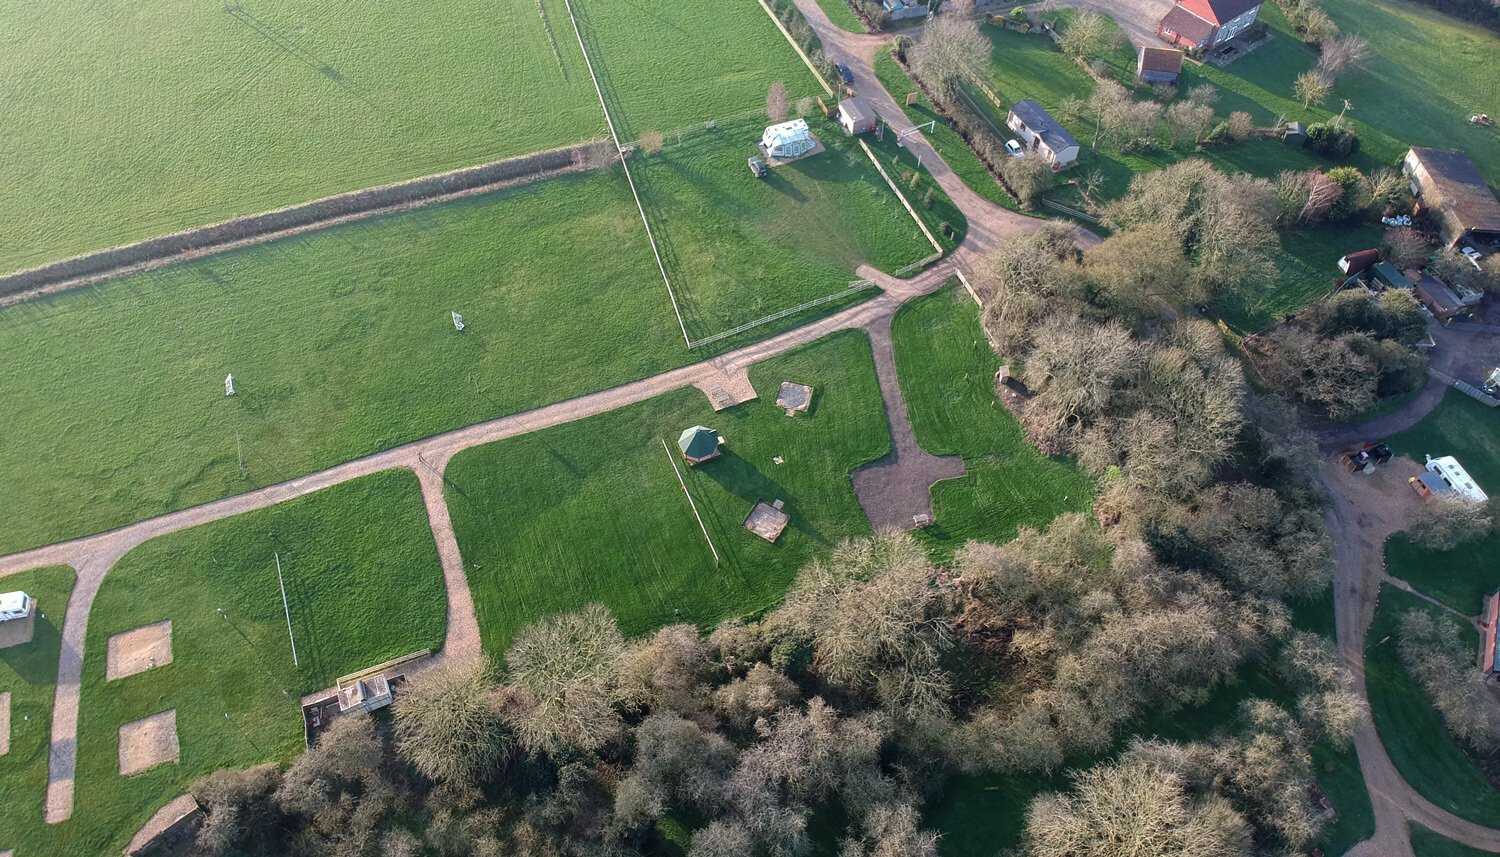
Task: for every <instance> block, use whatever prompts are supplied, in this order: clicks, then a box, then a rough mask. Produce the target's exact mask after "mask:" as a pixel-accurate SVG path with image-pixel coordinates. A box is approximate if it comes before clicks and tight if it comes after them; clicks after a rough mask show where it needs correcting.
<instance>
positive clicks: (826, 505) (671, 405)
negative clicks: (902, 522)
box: [447, 332, 890, 654]
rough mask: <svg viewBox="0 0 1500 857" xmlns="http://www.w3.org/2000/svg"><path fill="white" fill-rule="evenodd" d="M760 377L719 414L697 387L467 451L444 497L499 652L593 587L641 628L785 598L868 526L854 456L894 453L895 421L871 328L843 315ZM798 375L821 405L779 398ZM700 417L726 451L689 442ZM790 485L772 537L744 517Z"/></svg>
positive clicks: (714, 616) (632, 630)
mask: <svg viewBox="0 0 1500 857" xmlns="http://www.w3.org/2000/svg"><path fill="white" fill-rule="evenodd" d="M750 379H751V381H752V382H753V383H754V385H755V389H756V392H757V393H758V394H759V395H760V398H759V399H757V400H755V401H752V402H748V403H745V404H742V405H738V406H736V407H734V408H731V409H729V410H726V411H722V412H719V413H717V414H716V413H714V412H713V411H712V409H711V408H710V407H709V404H708V400H707V398H706V397H705V396H704V395H703V394H702V393H701V392H699V391H697V390H695V389H685V390H680V391H677V392H675V393H670V394H667V395H664V396H660V397H658V398H655V399H652V400H650V401H647V402H642V403H640V404H637V405H632V406H630V407H627V408H622V409H620V410H618V411H613V412H610V413H608V414H603V415H601V416H597V417H592V418H589V419H587V420H583V421H581V422H578V423H573V424H570V425H567V426H559V427H557V428H552V429H547V430H544V431H540V432H536V433H535V434H530V435H526V436H524V437H518V438H512V439H509V440H503V441H499V442H496V443H492V444H489V445H486V446H482V447H476V448H474V449H470V450H467V451H465V452H462V453H459V454H458V455H457V456H455V457H454V458H453V461H452V463H450V464H449V466H448V469H447V477H448V504H449V509H450V512H451V514H452V516H453V527H454V531H455V533H456V534H457V535H458V540H459V546H460V547H461V548H462V549H463V554H464V560H465V562H466V563H468V564H469V569H468V574H469V585H470V587H471V588H472V590H473V592H474V604H475V609H476V610H477V612H478V616H479V625H480V630H481V632H482V633H483V635H484V643H485V648H486V649H487V650H488V651H490V652H493V653H495V654H501V653H503V652H504V651H505V649H506V647H507V646H508V644H509V641H510V638H511V635H512V634H514V633H515V632H516V631H517V630H519V629H520V628H521V627H522V626H523V625H524V624H525V623H527V622H529V621H532V620H534V619H536V618H538V617H540V616H545V615H547V614H549V613H552V612H555V611H558V610H565V609H569V608H576V607H579V606H582V605H584V604H588V603H590V602H594V601H598V602H602V603H604V604H605V605H607V606H608V607H609V608H610V609H611V610H613V611H614V614H615V616H616V618H617V619H619V621H620V627H621V630H623V631H624V632H625V633H626V635H627V636H632V635H637V634H641V633H645V632H647V631H649V630H650V629H652V628H655V627H657V626H659V625H664V624H670V623H672V622H693V623H696V624H698V625H700V626H703V627H709V626H712V625H713V624H714V623H716V622H717V621H719V620H720V619H723V618H725V617H727V616H735V615H743V614H748V613H754V612H757V611H760V610H763V609H765V608H767V607H770V606H772V605H774V604H776V603H777V602H779V601H780V599H781V596H782V593H783V592H784V590H785V589H786V586H787V585H788V584H789V583H790V582H791V579H792V577H793V576H794V575H795V574H796V572H797V570H798V569H799V568H801V567H802V566H803V565H804V564H805V563H806V562H807V561H808V560H810V559H812V558H813V557H814V556H816V555H820V554H826V552H827V551H828V550H829V549H830V548H831V547H832V546H833V545H834V544H836V543H837V542H838V541H840V540H841V539H844V538H850V537H854V536H861V535H868V534H869V532H870V526H869V523H868V522H867V521H866V519H865V517H864V514H863V513H862V512H861V511H860V508H859V504H858V502H857V501H856V500H855V497H854V491H853V488H852V487H851V485H850V482H849V475H848V474H849V471H850V470H851V469H853V468H854V467H857V466H859V465H861V464H864V463H865V462H868V461H873V460H874V459H877V458H880V457H881V456H883V455H885V454H886V453H887V452H888V451H889V449H890V434H889V431H888V427H887V424H886V420H885V411H884V407H883V405H882V402H881V398H880V392H879V388H878V387H877V385H876V381H875V371H874V362H873V360H872V359H871V356H870V346H869V342H868V340H866V338H865V337H864V335H863V334H862V333H860V332H842V333H837V334H834V335H832V336H830V337H828V338H826V339H823V340H820V341H818V342H816V343H814V344H812V345H809V346H806V347H804V348H801V349H798V350H796V351H793V352H791V353H788V354H785V355H782V356H780V357H776V358H773V359H771V360H768V361H766V362H764V363H761V364H757V365H756V366H755V367H753V368H752V369H751V370H750ZM784 380H790V381H796V382H798V383H804V384H811V385H813V386H814V387H815V388H816V395H815V398H814V401H813V410H812V412H811V413H810V415H809V414H799V415H797V416H796V417H792V418H788V417H786V416H785V415H784V413H783V412H782V411H781V410H780V409H778V408H777V407H776V406H775V404H774V401H775V398H776V393H777V389H778V387H779V386H780V383H781V382H782V381H784ZM695 424H702V425H706V426H709V427H711V428H714V429H717V430H718V431H719V432H721V433H722V435H723V436H724V438H725V441H726V442H725V447H724V448H725V452H724V454H723V455H722V456H721V457H720V458H718V459H715V460H713V461H710V462H706V463H704V464H702V465H700V466H698V467H695V468H692V469H688V468H686V467H684V466H683V463H682V461H681V457H680V455H679V454H678V452H677V448H676V442H677V436H678V435H679V434H680V433H681V432H682V430H683V429H685V428H688V427H690V426H693V425H695ZM662 439H666V441H667V445H668V447H669V448H670V449H671V454H672V455H673V456H674V457H675V460H676V461H677V462H678V467H679V468H680V469H682V471H683V476H684V477H685V478H686V481H687V487H688V490H689V491H691V492H692V495H693V500H694V502H695V503H696V504H697V506H698V510H699V512H700V513H701V514H702V516H703V521H704V524H705V525H706V526H707V528H708V533H709V535H710V537H712V539H713V543H714V545H715V547H716V548H717V550H718V552H719V554H720V556H721V557H722V558H723V563H722V565H719V566H717V567H716V566H715V564H714V560H713V556H712V555H711V553H710V551H709V547H708V545H707V544H706V543H705V541H704V537H703V533H702V532H700V530H699V527H698V523H697V521H696V520H695V519H694V517H693V513H692V510H691V509H690V508H689V506H688V501H687V499H686V498H685V497H684V496H683V493H682V489H681V488H680V487H679V486H678V482H677V477H676V476H675V475H674V474H673V471H672V465H671V463H670V462H669V461H668V453H667V452H666V451H665V450H663V448H662ZM775 456H781V457H782V458H783V461H784V462H785V463H784V464H779V465H778V464H776V463H775V462H774V460H773V458H774V457H775ZM777 499H780V500H784V501H786V510H787V512H788V514H790V515H791V523H790V524H789V526H788V527H787V529H786V531H785V532H784V533H783V534H782V536H781V539H780V541H779V542H777V543H776V544H774V545H773V544H769V543H767V542H765V541H763V540H761V539H760V538H759V537H758V536H756V535H754V534H753V533H750V532H749V531H747V530H745V529H744V528H743V527H742V523H743V522H744V519H745V517H746V515H748V514H749V512H750V509H751V508H752V507H753V506H754V504H755V503H756V502H758V501H760V500H765V501H768V502H769V501H772V500H777Z"/></svg>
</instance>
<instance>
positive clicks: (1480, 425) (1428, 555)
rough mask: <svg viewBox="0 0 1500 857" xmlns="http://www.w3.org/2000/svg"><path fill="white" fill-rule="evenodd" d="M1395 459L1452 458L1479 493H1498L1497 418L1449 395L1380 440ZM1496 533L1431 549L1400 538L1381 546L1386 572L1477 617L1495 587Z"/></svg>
mask: <svg viewBox="0 0 1500 857" xmlns="http://www.w3.org/2000/svg"><path fill="white" fill-rule="evenodd" d="M1386 442H1387V443H1389V444H1390V446H1391V450H1392V451H1393V452H1395V453H1396V454H1397V455H1406V456H1408V457H1409V458H1411V459H1412V460H1414V461H1418V462H1421V461H1424V460H1425V459H1426V456H1428V455H1431V456H1432V457H1433V458H1439V457H1442V456H1444V455H1452V456H1454V457H1456V458H1457V459H1458V461H1459V463H1460V464H1462V465H1463V466H1464V469H1465V470H1468V471H1469V475H1471V476H1473V477H1474V479H1475V482H1476V483H1477V484H1478V485H1479V487H1480V488H1482V489H1484V491H1485V492H1487V493H1489V494H1490V495H1491V496H1494V495H1495V494H1497V493H1500V414H1497V413H1495V411H1494V409H1492V408H1487V407H1485V406H1484V405H1481V404H1480V403H1479V402H1476V401H1474V400H1473V399H1471V398H1469V397H1468V396H1463V395H1460V394H1458V393H1457V392H1451V391H1450V394H1449V395H1447V396H1444V397H1443V401H1442V403H1441V404H1439V405H1438V406H1437V409H1436V410H1434V411H1433V412H1432V413H1430V414H1428V415H1427V416H1426V417H1425V418H1423V419H1422V421H1421V422H1419V423H1417V424H1416V425H1414V426H1412V427H1411V428H1409V429H1407V430H1406V431H1403V432H1400V433H1399V434H1395V435H1392V436H1391V437H1389V438H1387V439H1386ZM1497 550H1500V535H1490V536H1486V537H1484V538H1482V539H1477V540H1475V541H1472V542H1469V543H1467V544H1463V545H1460V546H1458V547H1456V548H1454V549H1452V550H1448V551H1435V550H1430V549H1428V548H1423V547H1419V546H1417V545H1413V544H1411V543H1410V542H1408V541H1407V540H1406V538H1405V537H1404V536H1399V535H1398V536H1395V537H1394V538H1392V539H1390V540H1389V541H1387V542H1386V545H1385V556H1386V569H1387V570H1388V571H1389V572H1390V573H1391V575H1392V576H1394V577H1398V578H1400V579H1402V580H1405V581H1406V582H1407V583H1410V584H1411V585H1412V587H1413V588H1415V589H1416V590H1417V591H1418V592H1421V593H1422V594H1424V595H1429V596H1431V597H1433V598H1436V599H1438V600H1439V601H1441V602H1443V603H1444V604H1447V605H1448V606H1449V607H1452V608H1453V609H1455V610H1457V611H1458V612H1460V613H1463V614H1465V615H1475V614H1478V613H1479V609H1480V606H1481V604H1480V602H1481V600H1482V599H1483V597H1484V596H1485V595H1487V594H1489V593H1491V592H1494V591H1495V590H1496V589H1500V569H1497V567H1496V565H1495V552H1496V551H1497Z"/></svg>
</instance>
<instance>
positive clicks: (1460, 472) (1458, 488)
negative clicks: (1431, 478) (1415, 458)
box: [1427, 455, 1489, 503]
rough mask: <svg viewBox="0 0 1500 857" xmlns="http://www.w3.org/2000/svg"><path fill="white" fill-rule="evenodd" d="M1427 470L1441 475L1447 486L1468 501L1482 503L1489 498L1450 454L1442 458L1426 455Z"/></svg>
mask: <svg viewBox="0 0 1500 857" xmlns="http://www.w3.org/2000/svg"><path fill="white" fill-rule="evenodd" d="M1427 470H1428V472H1430V473H1436V474H1437V475H1438V476H1440V477H1442V480H1443V482H1444V483H1446V484H1447V486H1448V487H1449V488H1451V489H1453V490H1454V491H1455V492H1456V493H1457V494H1458V495H1459V496H1461V497H1463V498H1464V499H1466V500H1468V501H1470V502H1473V503H1483V502H1484V501H1486V500H1488V499H1489V495H1488V494H1486V493H1484V491H1483V490H1482V489H1480V487H1479V486H1478V485H1476V484H1474V477H1472V476H1470V475H1469V471H1467V470H1465V469H1464V466H1463V465H1462V464H1459V463H1458V459H1456V458H1454V457H1453V456H1451V455H1445V456H1443V457H1442V458H1433V457H1432V456H1430V455H1429V456H1427Z"/></svg>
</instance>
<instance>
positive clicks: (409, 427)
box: [0, 173, 696, 553]
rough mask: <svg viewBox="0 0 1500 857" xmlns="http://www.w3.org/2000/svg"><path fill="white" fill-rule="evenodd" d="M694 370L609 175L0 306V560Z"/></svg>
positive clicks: (618, 184)
mask: <svg viewBox="0 0 1500 857" xmlns="http://www.w3.org/2000/svg"><path fill="white" fill-rule="evenodd" d="M450 311H458V312H460V313H462V314H463V315H464V318H465V321H466V323H467V329H466V330H465V331H464V332H463V333H458V332H457V331H455V330H454V327H453V323H452V320H451V317H450V315H449V313H450ZM692 359H696V355H694V354H691V353H689V352H688V351H687V350H686V349H685V348H684V347H683V342H682V337H681V334H680V333H679V332H678V331H677V329H676V325H675V324H674V323H673V320H672V308H671V305H670V303H669V302H668V300H667V295H666V290H665V288H663V286H662V284H661V277H660V275H659V274H657V272H656V265H655V263H654V262H653V261H652V260H651V250H650V247H649V245H648V244H647V243H646V241H645V237H644V232H643V230H642V228H641V224H640V217H639V215H638V214H637V213H636V211H635V203H634V202H633V201H632V200H631V197H630V190H629V188H628V187H627V186H626V185H625V182H624V180H623V179H622V178H621V177H619V175H618V174H611V173H605V174H593V175H586V176H576V177H568V178H563V179H557V180H551V181H548V182H544V183H539V184H534V185H528V186H525V187H521V188H516V189H513V190H510V191H505V192H500V193H497V194H493V195H489V196H483V197H476V198H474V199H471V200H465V201H461V202H457V203H453V204H447V205H442V206H435V207H428V208H423V209H419V210H417V211H414V212H409V213H405V214H401V215H395V216H391V217H386V218H381V219H377V220H371V221H365V222H362V223H357V224H351V225H348V226H341V227H336V228H332V229H328V230H323V231H320V232H317V233H309V234H307V235H304V236H300V237H296V238H292V239H287V240H283V241H277V242H274V243H271V244H267V245H263V246H259V247H255V248H250V249H246V250H241V251H236V252H232V253H227V254H223V255H219V256H213V257H210V258H206V259H202V260H198V261H194V262H188V263H184V264H179V265H174V266H171V267H167V268H162V269H159V270H157V271H152V272H148V273H143V274H137V275H135V276H131V277H127V278H125V279H122V280H117V281H114V282H111V283H107V284H104V285H100V286H95V287H89V288H84V289H78V290H74V291H70V292H67V293H64V294H61V295H58V296H56V297H50V298H46V299H41V300H33V301H29V302H26V303H23V304H19V305H16V306H12V307H8V308H5V309H3V310H0V363H3V364H4V365H6V366H7V367H8V368H9V370H10V371H7V372H5V373H4V374H3V376H0V401H4V402H5V403H6V408H7V417H6V432H5V434H6V443H4V444H0V480H3V481H4V483H5V484H6V486H7V489H6V490H5V491H4V492H0V515H3V517H4V518H5V520H6V521H7V523H8V526H7V527H6V529H5V531H4V534H3V535H0V553H8V552H11V551H14V550H18V549H21V548H24V547H29V546H33V545H38V544H45V543H49V542H54V541H58V540H60V539H64V538H68V537H71V536H79V535H84V534H87V533H91V532H97V531H100V530H104V529H108V528H110V527H114V526H119V525H121V524H124V523H128V522H130V521H134V520H140V519H143V518H147V517H151V516H153V515H158V514H161V513H164V512H167V511H170V510H173V509H178V508H182V507H185V506H190V505H194V504H196V503H201V502H204V501H207V500H212V499H216V498H218V497H221V496H225V495H228V494H236V493H240V492H243V491H245V490H248V489H250V488H254V487H257V486H260V485H266V484H271V483H275V482H280V481H284V480H286V479H290V478H293V477H295V476H300V475H302V474H305V473H308V472H310V471H313V470H318V469H321V468H323V467H327V466H329V465H332V464H335V463H338V462H341V461H345V460H347V459H350V458H355V457H358V456H361V455H367V454H370V453H373V452H376V451H379V450H381V449H386V448H389V447H391V446H395V445H397V444H399V443H403V442H405V441H410V440H416V439H418V438H422V437H426V436H429V435H432V434H435V433H437V432H441V431H443V430H445V429H452V428H457V427H459V426H463V425H468V424H470V423H474V422H478V421H481V420H484V419H488V418H492V417H498V416H501V415H504V414H509V413H515V412H517V411H523V410H527V409H529V408H533V407H536V406H538V405H542V404H547V403H549V402H553V401H557V400H560V399H565V398H568V397H570V396H574V395H578V394H582V393H586V392H591V391H593V390H597V389H600V388H603V387H608V386H610V385H612V384H617V383H621V382H624V381H629V380H633V379H635V378H639V377H642V376H645V375H650V374H653V373H655V372H658V371H661V370H663V369H667V368H671V367H673V366H676V365H680V364H682V363H686V362H688V361H690V360H692ZM231 372H232V373H234V376H235V390H236V395H235V396H234V397H233V398H226V397H225V395H224V377H225V375H226V374H228V373H231ZM241 461H243V467H244V471H243V475H242V473H241Z"/></svg>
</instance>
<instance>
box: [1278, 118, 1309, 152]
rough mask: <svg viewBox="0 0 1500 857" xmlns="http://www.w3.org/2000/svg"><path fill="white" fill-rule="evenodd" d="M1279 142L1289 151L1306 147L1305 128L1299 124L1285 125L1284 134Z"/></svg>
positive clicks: (1289, 123) (1290, 123)
mask: <svg viewBox="0 0 1500 857" xmlns="http://www.w3.org/2000/svg"><path fill="white" fill-rule="evenodd" d="M1281 142H1283V143H1285V144H1286V145H1287V147H1288V148H1291V149H1300V148H1302V147H1303V146H1305V145H1307V126H1306V125H1303V124H1302V123H1301V122H1288V123H1286V133H1284V134H1283V135H1282V137H1281Z"/></svg>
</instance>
